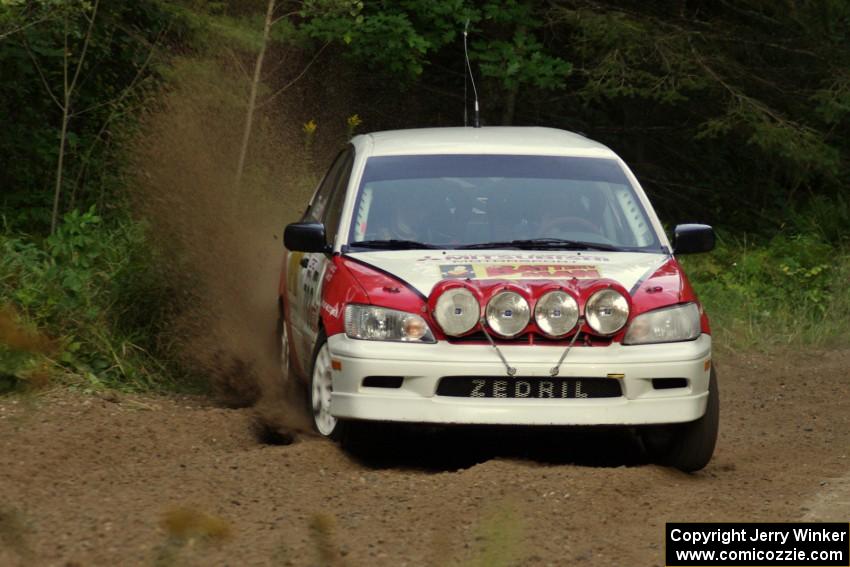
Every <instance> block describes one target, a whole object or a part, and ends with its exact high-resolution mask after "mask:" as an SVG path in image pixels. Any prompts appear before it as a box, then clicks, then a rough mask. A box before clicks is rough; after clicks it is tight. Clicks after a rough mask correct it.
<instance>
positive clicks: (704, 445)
mask: <svg viewBox="0 0 850 567" xmlns="http://www.w3.org/2000/svg"><path fill="white" fill-rule="evenodd" d="M719 424H720V399H719V397H718V392H717V375H716V374H715V372H714V368H712V369H711V376H710V378H709V382H708V403H707V405H706V408H705V414H703V416H702V417H701V418H699V419H697V420H696V421H691V422H688V423H681V424H676V425H665V426H662V427H647V428H645V429H643V430H642V431H641V440H642V441H643V445H644V447H645V448H646V451H647V453H648V454H649V456H650V458H651V459H652V460H653V461H655V462H657V463H659V464H662V465H666V466H670V467H674V468H677V469H679V470H682V471H685V472H693V471H698V470H700V469H702V468H703V467H705V466H706V465H707V464H708V462H709V461H710V460H711V456H712V455H713V454H714V446H715V445H716V443H717V431H718V428H719Z"/></svg>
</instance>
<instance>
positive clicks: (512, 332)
mask: <svg viewBox="0 0 850 567" xmlns="http://www.w3.org/2000/svg"><path fill="white" fill-rule="evenodd" d="M486 314H487V325H489V326H490V328H491V329H493V331H495V332H496V333H497V334H499V335H501V336H503V337H514V336H516V335H518V334H519V333H520V331H522V330H523V329H525V326H526V325H528V321H529V320H530V318H531V308H530V307H529V306H528V301H526V300H525V298H524V297H523V296H521V295H520V294H518V293H516V292H515V291H501V292H499V293H497V294H496V295H494V296H493V297H492V298H491V299H490V301H489V303H487V310H486Z"/></svg>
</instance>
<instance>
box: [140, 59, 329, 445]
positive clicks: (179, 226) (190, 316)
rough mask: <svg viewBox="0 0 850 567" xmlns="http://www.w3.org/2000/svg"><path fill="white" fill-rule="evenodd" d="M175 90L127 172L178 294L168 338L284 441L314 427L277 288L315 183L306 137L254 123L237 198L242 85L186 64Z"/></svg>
mask: <svg viewBox="0 0 850 567" xmlns="http://www.w3.org/2000/svg"><path fill="white" fill-rule="evenodd" d="M173 82H174V86H173V87H172V88H171V90H170V91H169V92H168V93H166V94H165V96H164V97H163V102H162V104H161V105H160V106H159V107H158V108H157V109H156V110H155V111H153V112H150V113H149V114H148V115H147V116H146V117H145V119H144V121H143V127H142V130H141V133H140V134H139V135H138V139H137V143H136V144H135V148H134V152H133V167H132V169H133V171H134V175H135V177H136V179H135V183H134V184H133V185H134V186H137V187H138V193H137V194H135V195H134V201H135V204H136V209H137V211H138V213H139V216H140V217H141V218H142V219H144V220H145V221H146V222H147V223H148V224H149V229H150V234H151V236H152V241H153V242H154V245H155V246H157V247H158V248H159V249H160V251H161V252H162V255H163V258H164V261H165V263H166V264H167V265H166V270H167V274H168V280H169V283H170V284H171V285H172V286H173V289H174V294H175V301H174V304H175V309H174V313H173V316H172V321H171V322H170V325H169V327H170V332H169V333H168V336H167V337H163V340H166V341H168V342H169V345H168V348H169V349H170V350H171V351H172V352H175V353H176V356H177V357H178V358H179V361H180V363H181V365H182V366H183V367H184V368H186V369H188V370H189V371H190V372H191V373H192V374H196V375H198V376H201V377H204V378H205V379H207V380H208V381H209V382H210V384H211V386H212V388H213V390H214V391H215V392H216V394H217V395H218V396H219V397H220V399H221V400H222V401H223V402H224V403H226V404H228V405H231V406H243V407H244V406H248V405H256V407H257V408H258V415H259V416H260V417H261V421H262V422H263V423H264V424H266V425H267V426H268V427H270V428H271V429H272V430H274V431H278V432H280V434H281V435H283V436H284V438H291V436H292V434H293V432H302V431H307V430H309V427H308V423H309V422H308V420H307V417H306V412H305V411H303V407H304V405H303V403H302V402H301V401H300V400H299V395H298V387H297V386H296V384H294V380H290V379H285V378H284V377H283V376H282V373H281V371H280V364H279V354H278V353H279V345H278V344H277V330H276V328H277V319H278V313H279V310H278V306H277V285H278V280H279V274H280V265H281V260H282V258H283V245H282V232H283V227H284V225H285V224H286V223H287V222H290V221H292V220H293V219H294V218H295V217H296V216H297V215H298V213H299V212H300V210H301V209H302V208H303V206H304V203H306V201H307V199H308V198H309V192H310V190H311V187H309V181H306V182H302V181H301V180H309V179H310V177H311V175H312V172H309V171H306V170H305V166H304V165H303V164H304V163H306V160H305V159H304V155H303V154H304V144H303V140H300V139H298V136H297V134H295V135H293V136H292V137H293V138H294V139H290V140H287V139H286V138H285V137H284V136H283V135H281V133H280V132H281V131H283V129H282V128H280V127H279V124H280V122H281V120H279V119H275V117H272V116H268V115H259V116H257V117H255V122H254V130H253V133H252V138H251V145H250V149H249V158H248V163H247V165H246V170H245V173H244V175H243V178H242V183H241V184H240V187H239V189H238V190H237V188H236V187H235V168H236V162H237V156H238V150H239V145H240V142H241V136H242V129H243V126H244V119H245V114H244V108H245V106H244V101H245V99H246V96H245V94H246V91H247V81H245V84H242V82H241V79H240V75H239V74H238V73H236V72H233V71H232V70H229V69H227V68H226V67H225V66H224V64H222V63H221V62H218V61H215V60H207V61H198V60H184V61H182V62H180V63H178V65H177V66H176V71H175V80H174V81H173ZM290 130H294V129H292V128H290ZM295 132H297V130H295Z"/></svg>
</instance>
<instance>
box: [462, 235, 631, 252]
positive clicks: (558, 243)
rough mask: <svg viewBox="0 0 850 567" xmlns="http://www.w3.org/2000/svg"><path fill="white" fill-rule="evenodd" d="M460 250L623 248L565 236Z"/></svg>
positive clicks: (468, 246) (496, 243)
mask: <svg viewBox="0 0 850 567" xmlns="http://www.w3.org/2000/svg"><path fill="white" fill-rule="evenodd" d="M457 248H458V249H459V250H478V249H482V250H484V249H494V248H519V249H521V250H549V249H554V250H604V251H611V252H614V251H618V250H622V248H620V247H619V246H611V245H610V244H602V243H599V242H585V241H583V240H566V239H563V238H525V239H520V240H505V241H502V242H479V243H477V244H467V245H465V246H458V247H457Z"/></svg>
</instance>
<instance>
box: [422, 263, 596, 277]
mask: <svg viewBox="0 0 850 567" xmlns="http://www.w3.org/2000/svg"><path fill="white" fill-rule="evenodd" d="M439 268H440V276H441V277H442V278H443V279H504V280H534V279H548V280H551V279H556V280H557V279H573V278H576V279H591V278H599V277H600V274H599V270H598V268H597V267H596V266H593V265H589V264H529V263H521V264H441V265H440V266H439Z"/></svg>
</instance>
